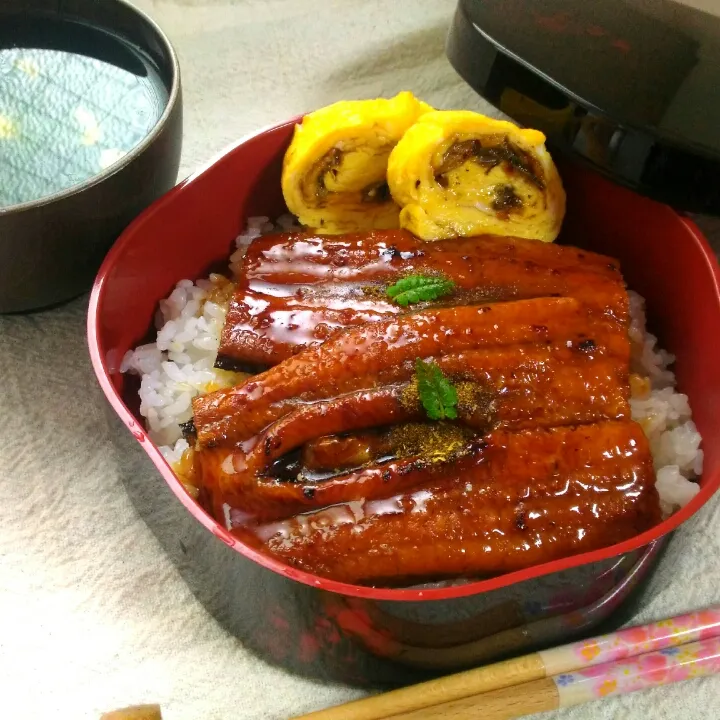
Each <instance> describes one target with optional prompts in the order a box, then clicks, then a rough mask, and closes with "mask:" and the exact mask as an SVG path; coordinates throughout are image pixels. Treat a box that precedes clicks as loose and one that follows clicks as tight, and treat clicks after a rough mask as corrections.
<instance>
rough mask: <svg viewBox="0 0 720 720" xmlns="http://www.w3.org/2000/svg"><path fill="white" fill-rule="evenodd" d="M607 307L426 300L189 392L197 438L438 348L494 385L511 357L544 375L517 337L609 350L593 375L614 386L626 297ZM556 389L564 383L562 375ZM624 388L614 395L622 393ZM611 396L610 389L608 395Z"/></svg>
mask: <svg viewBox="0 0 720 720" xmlns="http://www.w3.org/2000/svg"><path fill="white" fill-rule="evenodd" d="M609 307H610V308H611V312H607V311H606V309H605V308H603V309H597V308H593V307H590V306H587V305H586V304H584V303H582V302H580V301H579V300H577V299H575V298H537V299H532V300H518V301H513V302H507V303H498V304H494V305H479V306H460V307H450V308H432V309H428V310H425V311H421V312H417V313H413V314H408V315H402V316H399V317H391V318H388V319H385V320H382V321H379V322H376V323H372V324H368V325H364V326H360V327H353V328H349V329H347V330H345V331H343V332H341V333H339V334H337V335H336V336H335V337H333V338H331V339H329V340H328V341H326V342H325V343H323V344H322V345H316V346H312V347H310V348H307V349H306V350H304V351H303V352H301V353H299V354H298V355H296V356H294V357H292V358H289V359H288V360H286V361H284V362H283V363H281V364H280V365H277V366H276V367H274V368H271V369H270V370H268V371H266V372H264V373H262V374H260V375H257V376H255V377H252V378H250V379H249V380H248V381H246V382H245V383H243V384H242V385H239V386H237V387H235V388H232V389H230V390H223V391H218V392H215V393H210V394H208V395H205V396H202V397H197V398H195V399H194V400H193V415H194V425H195V431H196V433H197V442H198V447H199V448H211V447H222V446H224V447H228V446H230V447H232V446H235V445H237V444H238V443H241V442H243V441H246V440H250V439H251V438H253V437H254V436H256V435H257V434H258V433H260V432H262V431H263V430H264V429H265V428H267V427H268V426H269V425H270V424H271V423H273V422H274V421H276V420H278V419H279V418H281V417H283V416H284V415H286V414H287V413H288V412H289V411H290V410H291V409H292V408H293V407H294V406H296V405H297V404H298V403H302V402H311V401H317V400H327V399H331V398H334V397H337V396H339V395H342V394H345V393H349V392H353V391H356V390H366V389H372V388H376V387H382V386H384V385H387V384H389V383H393V382H398V381H402V380H407V379H408V378H409V377H410V375H411V374H412V371H413V363H414V362H415V361H416V359H417V358H436V357H437V358H438V360H439V362H440V363H441V364H442V365H443V366H445V367H447V368H448V369H449V368H450V367H451V366H452V365H453V363H455V366H456V368H457V369H458V371H460V370H462V371H463V372H464V371H466V370H467V372H470V373H471V374H472V376H473V378H474V379H477V378H478V377H479V376H482V374H483V373H485V375H486V378H487V380H488V382H491V381H492V380H493V372H496V373H497V375H496V377H495V387H497V386H503V377H505V378H507V379H509V380H510V381H512V379H513V378H512V372H513V368H512V367H511V365H512V363H513V362H515V364H516V365H518V364H522V363H523V362H526V363H527V364H529V365H532V364H533V361H534V362H535V370H536V372H535V376H536V377H539V376H540V375H542V372H541V371H542V369H543V362H545V360H543V359H542V357H539V356H535V358H534V359H533V356H532V351H530V355H529V356H528V348H525V347H520V346H523V345H525V346H531V347H533V346H534V347H535V348H536V351H538V349H539V348H543V346H545V350H546V351H547V349H552V348H553V347H554V349H555V351H558V350H559V349H560V347H559V345H560V344H561V343H565V347H566V349H567V351H570V353H569V354H570V355H571V356H573V357H574V356H578V358H580V357H588V358H596V357H605V356H607V357H616V358H617V359H618V367H617V368H616V371H615V372H614V373H613V372H612V371H611V372H610V375H609V376H608V375H607V374H606V375H605V376H603V375H602V374H600V375H599V379H600V380H601V381H602V378H603V377H606V378H607V380H606V381H605V382H606V384H608V385H609V386H610V387H612V386H614V387H615V390H616V393H617V391H618V386H620V385H622V383H623V381H626V380H627V359H628V358H629V343H628V339H627V297H625V298H621V299H620V300H619V301H618V302H617V303H616V304H615V305H614V306H609ZM616 317H617V318H622V320H618V319H616ZM553 344H555V345H553ZM470 351H482V352H484V353H486V355H482V356H478V357H475V358H474V360H475V362H474V367H473V365H471V364H470V363H465V362H464V361H463V360H462V358H461V357H459V356H460V355H461V354H462V353H467V352H470ZM566 354H567V352H566ZM509 364H510V365H509ZM465 365H467V366H468V367H467V368H466V367H465ZM503 366H504V367H505V369H506V371H507V372H506V373H505V376H503V375H502V368H503ZM591 375H592V373H591ZM516 378H517V379H518V382H519V383H521V384H523V385H524V386H526V387H529V386H530V385H531V384H532V381H533V375H532V373H530V374H522V373H520V374H518V373H517V372H516ZM592 381H593V380H592V377H588V378H587V382H592ZM573 382H574V381H573V377H572V376H568V377H567V379H566V380H565V381H564V383H563V384H564V385H566V386H567V387H568V388H569V387H571V386H572V385H573ZM505 384H507V381H506V383H505ZM580 391H581V393H582V392H583V389H582V388H580ZM557 392H559V393H562V384H561V385H560V386H559V387H558V390H557ZM622 392H624V390H620V393H621V394H620V397H622V398H623V399H626V395H623V394H622ZM617 397H618V396H617V394H615V395H613V394H612V393H611V398H615V399H617Z"/></svg>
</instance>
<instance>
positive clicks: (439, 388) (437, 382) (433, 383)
mask: <svg viewBox="0 0 720 720" xmlns="http://www.w3.org/2000/svg"><path fill="white" fill-rule="evenodd" d="M415 375H416V377H417V386H418V395H419V396H420V402H422V404H423V407H424V408H425V412H426V413H427V416H428V417H429V418H430V419H431V420H445V419H449V420H454V419H455V418H456V417H457V402H458V396H457V391H456V390H455V388H454V387H453V385H452V383H451V382H450V381H449V380H448V379H447V378H446V377H445V375H443V371H442V370H441V369H440V368H439V367H438V366H437V365H436V364H435V363H434V362H425V361H423V360H421V359H420V358H417V360H415Z"/></svg>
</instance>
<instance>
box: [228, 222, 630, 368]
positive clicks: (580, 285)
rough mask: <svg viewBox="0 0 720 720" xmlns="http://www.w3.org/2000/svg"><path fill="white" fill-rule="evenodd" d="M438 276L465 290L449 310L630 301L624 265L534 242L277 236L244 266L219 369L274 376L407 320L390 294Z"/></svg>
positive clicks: (253, 250) (255, 246) (261, 243)
mask: <svg viewBox="0 0 720 720" xmlns="http://www.w3.org/2000/svg"><path fill="white" fill-rule="evenodd" d="M438 273H440V274H442V275H443V276H445V277H447V278H449V279H451V280H452V281H453V282H454V283H455V285H456V292H455V294H454V295H453V296H452V297H451V298H449V299H447V300H444V301H443V304H448V303H450V304H453V305H467V304H470V303H475V304H476V303H483V302H497V301H504V300H515V299H527V298H535V297H549V296H553V295H560V296H564V297H565V296H571V297H576V298H578V299H580V300H583V301H584V302H586V303H588V304H590V305H594V306H596V307H602V306H606V307H613V306H615V305H617V304H618V303H619V302H620V301H621V299H622V297H623V296H624V292H625V288H624V285H623V281H622V276H621V274H620V272H619V267H618V264H617V262H616V261H615V260H612V259H611V258H608V257H605V256H602V255H597V254H595V253H590V252H587V251H584V250H578V249H577V248H572V247H563V246H559V245H554V244H548V243H540V242H536V241H532V240H518V239H513V238H497V237H487V236H486V237H477V238H458V239H454V240H440V241H437V242H432V243H428V242H423V241H421V240H418V239H417V238H416V237H414V236H413V235H411V234H410V233H408V232H406V231H404V230H388V231H374V232H369V233H354V234H348V235H341V236H318V235H314V234H312V233H286V234H280V235H271V236H266V237H262V238H258V239H256V240H254V241H253V242H252V243H251V245H250V247H249V248H248V252H247V254H246V256H245V258H244V260H243V264H242V268H241V271H240V273H239V276H240V277H239V281H238V287H237V290H236V292H235V295H234V297H233V299H232V301H231V303H230V308H229V310H228V314H227V317H226V321H225V326H224V329H223V332H222V337H221V344H220V350H219V354H218V366H219V367H226V368H227V369H232V368H233V367H241V368H248V367H255V368H258V367H259V368H262V367H269V366H272V365H276V364H277V363H279V362H281V361H283V360H286V359H287V358H288V357H291V356H292V355H293V354H295V353H296V352H298V351H299V350H302V349H303V348H306V347H309V346H311V345H316V344H319V343H321V342H323V341H325V340H326V339H327V338H328V337H330V336H331V335H332V334H333V333H334V332H337V331H338V330H341V329H343V328H347V327H351V326H353V325H359V324H362V323H366V322H375V321H377V320H382V319H387V318H388V317H390V316H392V315H396V314H400V313H405V312H407V310H405V309H403V308H401V307H399V306H397V305H395V304H394V303H392V302H390V301H389V299H388V297H387V295H386V293H385V290H386V288H387V286H388V285H390V284H392V283H394V282H396V281H397V280H398V279H399V278H401V277H404V276H407V275H411V274H425V275H427V274H431V275H432V274H438ZM413 309H414V310H417V309H422V306H414V308H413Z"/></svg>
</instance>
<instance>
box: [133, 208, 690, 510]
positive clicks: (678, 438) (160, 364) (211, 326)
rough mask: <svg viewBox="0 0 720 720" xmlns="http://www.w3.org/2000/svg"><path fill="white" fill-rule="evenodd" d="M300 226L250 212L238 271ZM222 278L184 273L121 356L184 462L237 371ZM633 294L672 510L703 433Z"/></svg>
mask: <svg viewBox="0 0 720 720" xmlns="http://www.w3.org/2000/svg"><path fill="white" fill-rule="evenodd" d="M293 226H294V219H293V218H292V217H291V216H283V217H281V218H279V219H278V221H277V225H274V224H273V223H271V222H270V219H269V218H267V217H255V218H250V219H249V220H248V225H247V229H246V231H245V232H244V233H243V234H241V235H240V236H239V237H238V238H237V239H236V241H235V244H236V250H235V252H234V253H233V255H232V256H231V257H230V268H231V270H234V269H235V268H236V266H237V264H238V263H239V262H240V261H241V260H242V258H243V256H244V254H245V251H246V250H247V247H248V245H249V244H250V242H252V240H253V239H255V238H256V237H259V236H260V235H263V234H265V233H268V232H272V231H274V230H289V229H291V228H293ZM222 282H227V281H226V280H225V279H224V278H222V277H220V276H211V277H210V278H209V279H203V280H198V281H197V282H195V283H193V282H192V281H191V280H181V281H180V282H179V283H178V284H177V286H176V287H175V289H174V290H173V292H172V293H171V294H170V296H169V297H168V298H167V299H166V300H162V301H161V302H160V308H159V310H158V313H157V315H156V318H155V326H156V328H157V331H158V333H157V339H156V341H155V342H154V343H149V344H147V345H141V346H139V347H137V348H136V349H135V350H131V351H128V352H127V353H126V355H125V357H124V358H123V361H122V365H121V368H120V370H121V372H128V373H134V374H136V375H138V376H140V378H141V384H140V413H141V415H142V416H143V417H144V418H145V420H146V424H147V428H148V431H149V434H150V437H151V439H152V440H153V442H155V443H156V444H157V445H158V446H159V447H160V450H161V452H162V453H163V455H164V457H165V458H166V460H167V461H168V462H169V463H170V464H175V463H177V462H179V461H180V459H181V457H182V455H183V453H184V452H185V450H187V449H188V443H187V441H186V440H184V439H183V437H182V432H181V428H180V424H181V423H185V422H187V421H188V420H190V418H191V417H192V408H191V401H192V398H193V397H194V396H195V395H198V394H202V393H205V392H209V391H210V390H213V389H216V388H218V387H224V386H227V385H228V383H229V378H228V375H230V374H228V373H226V372H224V371H222V370H217V369H216V368H214V367H213V365H214V363H215V358H216V356H217V351H218V347H219V344H220V333H221V331H222V327H223V324H224V321H225V313H226V311H227V305H226V304H224V303H217V302H214V301H212V300H211V299H209V296H211V295H212V294H213V290H214V289H215V288H216V287H217V286H218V285H219V284H220V283H222ZM629 295H630V313H631V326H630V340H631V344H632V363H631V365H632V367H631V370H632V372H633V373H636V374H637V375H640V376H642V377H647V378H648V380H649V382H648V383H647V385H646V387H645V388H643V389H641V391H639V392H635V393H634V396H633V398H632V399H631V401H630V405H631V409H632V417H633V419H634V420H636V421H637V422H638V423H640V425H641V426H642V428H643V430H644V431H645V434H646V435H647V436H648V439H649V441H650V448H651V451H652V455H653V460H654V463H655V471H656V474H657V483H656V486H657V489H658V493H659V495H660V501H661V504H662V506H663V511H664V512H665V513H666V514H669V513H670V512H672V511H673V510H674V509H676V508H678V507H682V506H683V505H686V504H687V503H688V502H689V501H690V500H691V499H692V498H693V497H694V496H695V495H696V494H697V493H698V492H699V486H698V485H697V483H695V482H692V481H693V480H694V479H696V478H698V477H699V476H700V474H701V473H702V463H703V451H702V450H701V449H700V442H701V437H700V434H699V433H698V431H697V428H696V427H695V423H693V421H692V412H691V410H690V405H689V402H688V397H687V395H684V394H682V393H680V392H678V391H677V390H676V389H675V375H674V373H673V372H672V370H670V366H671V365H672V363H673V362H674V358H673V356H672V355H670V353H668V352H666V351H665V350H662V349H660V348H658V347H657V338H656V337H655V336H654V335H651V334H650V333H648V332H647V331H646V328H645V325H646V320H645V301H644V300H643V298H642V297H640V296H639V295H637V294H636V293H633V292H630V293H629Z"/></svg>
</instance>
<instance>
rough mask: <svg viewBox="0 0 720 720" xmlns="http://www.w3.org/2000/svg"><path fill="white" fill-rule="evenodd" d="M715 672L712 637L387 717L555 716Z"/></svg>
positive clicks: (718, 668) (716, 646) (719, 657)
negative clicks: (548, 713) (574, 707)
mask: <svg viewBox="0 0 720 720" xmlns="http://www.w3.org/2000/svg"><path fill="white" fill-rule="evenodd" d="M668 651H670V652H668ZM718 672H720V638H719V637H713V638H708V639H706V640H700V641H698V642H694V643H687V644H685V645H676V646H673V647H669V648H665V649H663V650H660V651H658V652H652V653H645V654H643V655H639V656H636V657H633V658H628V659H627V660H621V661H619V662H609V663H605V664H603V665H598V666H596V667H594V668H593V669H592V671H588V669H587V668H586V669H584V670H579V671H577V672H574V673H564V674H562V675H557V676H555V677H553V678H546V679H545V680H536V681H534V682H530V683H525V684H523V685H516V686H514V687H508V688H503V689H502V690H493V691H492V692H489V693H484V694H481V695H473V696H471V697H465V698H462V699H460V700H453V701H452V702H446V703H441V704H439V705H433V706H431V707H425V708H422V709H419V710H414V711H412V712H407V713H401V714H399V715H392V716H386V717H392V720H441V718H442V720H477V718H482V719H483V720H516V718H521V717H524V716H525V715H530V714H532V713H536V712H544V711H547V710H559V709H560V708H564V707H570V706H571V705H580V704H582V703H586V702H591V701H592V700H599V699H602V698H606V697H611V696H613V695H626V694H628V693H632V692H637V691H638V690H647V689H649V688H653V687H660V686H662V685H668V684H670V683H675V682H681V681H683V680H689V679H690V678H698V677H705V676H707V675H713V674H715V673H718Z"/></svg>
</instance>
